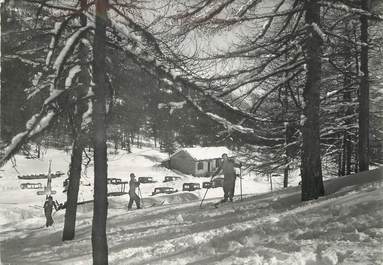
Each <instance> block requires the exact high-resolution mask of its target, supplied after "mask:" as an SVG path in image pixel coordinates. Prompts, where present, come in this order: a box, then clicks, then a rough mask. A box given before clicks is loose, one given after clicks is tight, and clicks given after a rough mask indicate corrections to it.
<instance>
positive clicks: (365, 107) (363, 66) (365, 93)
mask: <svg viewBox="0 0 383 265" xmlns="http://www.w3.org/2000/svg"><path fill="white" fill-rule="evenodd" d="M361 4H362V6H361V7H362V9H363V10H365V11H369V0H362V1H361ZM360 23H361V24H360V41H361V42H362V43H363V44H368V19H367V17H366V16H361V18H360ZM360 71H361V79H360V85H359V171H364V170H368V165H369V154H368V149H369V148H368V145H369V130H368V127H369V94H370V93H369V84H368V45H362V47H361V53H360Z"/></svg>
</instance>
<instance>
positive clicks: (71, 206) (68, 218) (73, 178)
mask: <svg viewBox="0 0 383 265" xmlns="http://www.w3.org/2000/svg"><path fill="white" fill-rule="evenodd" d="M80 5H81V8H82V9H85V7H86V5H87V0H81V2H80ZM80 23H81V26H86V24H87V19H86V16H85V15H81V16H80ZM79 49H80V55H79V57H80V63H81V73H80V77H79V81H80V82H79V83H81V85H80V86H79V87H78V89H77V90H76V92H77V95H76V96H77V99H80V98H82V97H84V96H85V95H86V94H87V92H88V86H89V84H90V80H89V75H88V73H87V60H86V58H87V54H88V52H89V51H88V50H87V48H86V47H85V45H84V44H82V43H80V47H79ZM86 111H87V104H86V103H85V102H83V101H80V100H79V102H78V104H77V106H76V110H75V113H74V116H73V124H72V126H73V148H72V155H71V162H70V168H69V186H68V191H67V201H66V210H65V221H64V230H63V237H62V240H63V241H66V240H72V239H74V237H75V229H76V215H77V201H78V192H79V188H80V178H81V165H82V152H83V150H84V148H85V145H84V139H85V137H86V136H85V133H84V132H83V131H82V130H81V124H82V116H83V114H84V113H85V112H86Z"/></svg>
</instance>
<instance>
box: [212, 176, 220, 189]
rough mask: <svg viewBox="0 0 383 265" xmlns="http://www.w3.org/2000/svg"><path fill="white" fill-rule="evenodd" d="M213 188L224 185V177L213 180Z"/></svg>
mask: <svg viewBox="0 0 383 265" xmlns="http://www.w3.org/2000/svg"><path fill="white" fill-rule="evenodd" d="M211 187H212V188H218V187H223V178H215V179H213V180H212V182H211Z"/></svg>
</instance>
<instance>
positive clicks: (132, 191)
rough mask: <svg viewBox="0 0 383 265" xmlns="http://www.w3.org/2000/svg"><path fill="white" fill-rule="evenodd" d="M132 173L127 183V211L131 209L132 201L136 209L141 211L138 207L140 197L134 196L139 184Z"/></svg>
mask: <svg viewBox="0 0 383 265" xmlns="http://www.w3.org/2000/svg"><path fill="white" fill-rule="evenodd" d="M135 177H136V176H135V175H134V173H131V174H130V181H129V196H130V200H129V204H128V210H130V209H132V205H133V201H134V202H136V206H137V209H141V207H140V197H138V195H137V194H136V188H137V187H138V186H140V182H138V181H136V180H135Z"/></svg>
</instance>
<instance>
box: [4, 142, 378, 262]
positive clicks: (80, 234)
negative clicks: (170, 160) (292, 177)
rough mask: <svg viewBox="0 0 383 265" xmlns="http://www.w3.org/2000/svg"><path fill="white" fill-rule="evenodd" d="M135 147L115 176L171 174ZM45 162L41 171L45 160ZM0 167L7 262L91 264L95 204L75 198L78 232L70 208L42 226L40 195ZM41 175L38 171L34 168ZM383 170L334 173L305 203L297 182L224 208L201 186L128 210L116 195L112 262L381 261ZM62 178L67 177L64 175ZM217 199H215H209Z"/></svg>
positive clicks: (111, 218)
mask: <svg viewBox="0 0 383 265" xmlns="http://www.w3.org/2000/svg"><path fill="white" fill-rule="evenodd" d="M136 151H137V152H135V153H136V154H135V155H127V156H131V157H130V158H133V157H136V160H135V163H132V164H130V165H129V169H126V168H125V167H124V165H121V166H120V168H119V167H118V166H117V165H120V164H121V161H122V160H123V161H125V162H124V163H127V161H128V160H124V159H122V160H121V159H120V158H118V157H116V159H115V160H113V159H112V158H111V159H110V160H111V161H110V162H111V164H112V163H116V165H115V166H114V167H113V168H114V170H115V171H114V170H113V173H114V175H113V177H123V176H127V175H128V173H129V172H130V171H133V172H135V173H137V175H138V176H141V174H142V175H144V174H147V173H151V174H152V175H151V176H154V173H155V172H157V173H158V174H157V175H156V177H157V178H161V179H162V174H168V173H169V172H166V170H165V169H162V168H158V167H153V165H154V164H155V162H154V161H155V160H157V159H154V157H158V155H159V153H158V152H155V151H151V150H149V149H146V150H141V151H138V150H136ZM138 152H142V153H141V154H140V155H138V154H137V153H138ZM57 156H58V157H59V156H62V154H61V155H57ZM124 156H125V155H124ZM144 156H146V157H147V160H146V159H144V158H143V157H144ZM158 159H160V157H158ZM63 161H64V159H62V160H61V161H60V162H62V164H64V162H63ZM118 161H120V162H118ZM148 161H152V162H153V164H152V165H150V163H149V162H148ZM19 162H21V161H18V164H19V167H20V168H19V171H20V170H21V168H22V165H21V163H19ZM60 162H59V161H57V162H55V160H54V161H53V163H54V165H57V168H54V170H64V169H65V168H59V164H60ZM56 163H57V164H56ZM42 164H43V165H45V166H41V167H42V168H41V170H42V169H44V171H43V172H45V171H46V169H47V165H46V161H45V162H44V163H43V162H42ZM34 165H36V163H35V164H34ZM145 165H146V166H145ZM125 166H128V165H127V164H125ZM134 166H136V167H134ZM109 167H110V168H111V166H109ZM145 167H146V169H144V168H145ZM4 170H5V171H4V172H3V178H2V179H0V181H3V182H0V183H2V186H1V187H8V188H3V191H2V192H1V195H0V196H1V197H0V199H1V200H0V202H1V203H2V208H1V209H4V210H1V215H2V225H1V226H0V238H1V252H0V253H1V260H2V263H3V264H91V263H92V261H91V243H90V242H91V241H90V236H91V233H90V231H91V220H92V205H91V204H85V205H80V206H79V213H78V220H77V230H76V239H75V240H74V241H72V242H61V230H62V227H63V215H64V212H63V211H59V212H57V213H56V214H55V216H54V219H55V225H54V227H51V228H40V227H41V225H42V224H43V223H44V218H43V214H42V209H41V206H38V205H41V203H39V204H36V203H37V201H36V199H35V197H37V196H36V195H33V194H30V195H28V196H29V197H28V199H27V201H26V200H25V199H22V198H18V197H23V198H25V197H24V196H20V192H21V191H20V190H17V189H16V188H15V190H13V189H11V187H13V186H12V185H11V182H10V181H8V180H7V179H8V178H9V176H8V175H7V176H6V174H4V173H6V172H8V173H9V174H11V171H10V170H13V171H14V169H12V167H9V168H4ZM21 173H22V172H21ZM36 173H41V172H40V171H39V169H38V168H37V166H36ZM382 173H383V169H382V168H381V169H378V170H375V171H372V172H370V173H362V174H361V175H357V176H351V177H345V178H337V179H334V180H331V181H329V182H327V183H326V191H327V192H328V193H329V195H328V196H326V197H323V198H320V199H319V200H316V201H312V202H306V203H301V202H300V192H299V189H298V188H294V187H293V188H289V189H287V190H283V191H278V192H274V193H264V194H261V195H257V196H250V195H247V196H246V198H245V200H244V201H242V202H241V201H238V200H239V198H237V202H235V203H233V204H226V205H223V206H222V207H220V208H218V209H215V208H213V207H211V206H207V207H206V208H204V209H200V208H199V194H198V192H195V193H178V194H173V195H167V196H154V197H151V196H144V197H145V199H144V204H145V205H146V206H147V207H148V206H149V205H152V204H155V203H156V202H158V201H163V200H165V201H166V203H165V205H162V206H156V207H150V208H146V209H143V210H139V211H131V212H127V211H126V204H127V198H126V197H127V196H120V197H111V198H110V199H109V202H110V205H109V206H110V209H109V217H108V228H107V233H108V243H109V260H110V264H167V265H168V264H305V265H315V264H330V265H331V264H345V265H346V264H347V265H348V264H383V252H382V248H381V246H382V243H383V208H382V206H381V205H382V203H383V186H382ZM23 174H24V173H23ZM16 175H17V174H16ZM89 175H90V174H89ZM172 175H174V173H173V174H172ZM187 178H189V177H187V176H185V179H187ZM248 179H252V178H248ZM13 180H15V177H14V178H13ZM54 181H56V180H54ZM247 181H249V180H247ZM252 181H253V180H252ZM56 182H60V183H61V184H62V180H60V181H56ZM249 183H251V182H248V183H246V184H247V185H250V184H249ZM61 184H60V185H61ZM157 184H162V183H157ZM251 184H252V185H254V184H255V182H254V181H253V183H251ZM54 185H56V184H54ZM150 185H152V184H150ZM175 185H181V183H179V184H175ZM16 186H17V185H16ZM16 186H15V187H16ZM56 187H59V185H58V184H57V185H56ZM84 187H86V188H88V187H87V186H84ZM260 187H264V190H267V189H268V188H269V186H268V184H267V183H264V185H263V186H262V185H261V184H260V185H259V186H258V187H257V188H258V189H259V190H258V191H261V189H260ZM247 188H248V187H247ZM143 189H145V190H146V189H148V190H149V187H148V188H143ZM254 189H255V188H254ZM24 191H25V190H23V191H22V192H24ZM28 192H29V191H28ZM34 192H35V191H34ZM148 192H149V191H148ZM202 192H203V191H201V193H202ZM216 192H217V193H218V192H219V191H218V189H217V191H216ZM221 192H222V191H221ZM4 193H6V194H8V196H7V195H4ZM58 193H61V192H58ZM83 193H85V194H86V193H89V194H91V193H90V191H89V192H87V191H83ZM209 193H210V191H209ZM11 194H12V195H14V196H16V195H17V194H18V196H16V197H12V196H11ZM34 194H35V193H34ZM221 195H222V194H221V193H220V194H219V196H221ZM86 196H88V195H86ZM29 200H30V201H29ZM39 200H41V198H39ZM213 201H216V199H209V200H208V202H213ZM7 202H10V203H12V204H6V203H7ZM31 204H36V205H35V207H34V206H31ZM3 206H5V207H3ZM9 221H11V222H9ZM37 242H38V244H37Z"/></svg>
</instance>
